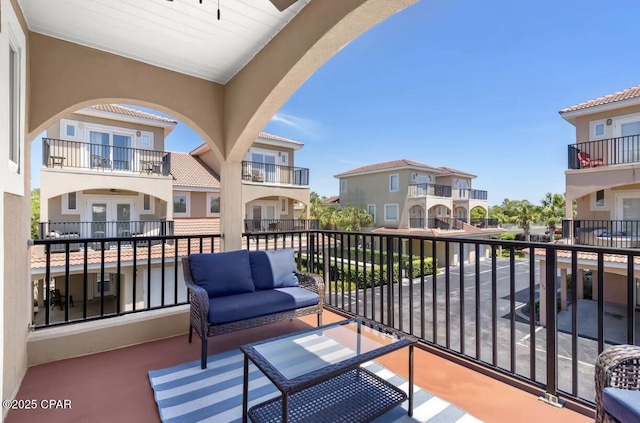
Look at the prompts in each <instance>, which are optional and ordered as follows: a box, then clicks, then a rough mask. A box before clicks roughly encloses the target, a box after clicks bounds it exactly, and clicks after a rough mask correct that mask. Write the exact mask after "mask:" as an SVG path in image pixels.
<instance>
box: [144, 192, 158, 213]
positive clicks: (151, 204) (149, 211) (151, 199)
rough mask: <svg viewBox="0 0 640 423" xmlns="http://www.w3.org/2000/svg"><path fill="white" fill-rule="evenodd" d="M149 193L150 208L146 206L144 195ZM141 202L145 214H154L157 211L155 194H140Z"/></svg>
mask: <svg viewBox="0 0 640 423" xmlns="http://www.w3.org/2000/svg"><path fill="white" fill-rule="evenodd" d="M146 195H148V196H149V208H148V209H145V208H144V197H145V196H146ZM140 197H141V198H140V203H141V207H140V210H142V211H143V212H144V213H145V214H153V213H155V203H156V202H155V200H154V198H155V197H154V196H153V195H151V194H141V195H140Z"/></svg>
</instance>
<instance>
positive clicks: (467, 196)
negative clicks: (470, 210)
mask: <svg viewBox="0 0 640 423" xmlns="http://www.w3.org/2000/svg"><path fill="white" fill-rule="evenodd" d="M452 192H453V198H454V199H455V200H486V199H487V191H481V190H478V189H468V188H464V189H459V188H452Z"/></svg>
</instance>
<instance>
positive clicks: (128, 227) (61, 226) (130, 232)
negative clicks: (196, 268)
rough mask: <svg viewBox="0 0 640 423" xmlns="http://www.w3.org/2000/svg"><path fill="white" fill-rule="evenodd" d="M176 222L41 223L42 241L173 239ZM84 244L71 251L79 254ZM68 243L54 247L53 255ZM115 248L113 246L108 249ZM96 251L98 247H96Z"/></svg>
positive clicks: (40, 237)
mask: <svg viewBox="0 0 640 423" xmlns="http://www.w3.org/2000/svg"><path fill="white" fill-rule="evenodd" d="M173 227H174V223H173V221H172V220H147V221H128V222H125V221H110V222H40V223H39V224H38V236H39V239H58V240H62V239H67V240H77V241H79V240H82V239H88V238H120V239H126V238H139V237H145V236H172V235H173V233H174V232H173ZM128 245H131V244H130V243H129V244H128ZM81 246H82V243H80V242H75V243H73V244H71V251H79V250H80V249H81ZM96 246H101V247H102V246H103V244H102V243H91V244H89V245H88V247H89V248H94V247H96ZM63 247H64V244H54V245H52V246H51V252H60V251H64V248H63ZM105 247H106V248H107V249H109V248H110V247H111V243H107V244H106V246H105ZM94 249H95V248H94Z"/></svg>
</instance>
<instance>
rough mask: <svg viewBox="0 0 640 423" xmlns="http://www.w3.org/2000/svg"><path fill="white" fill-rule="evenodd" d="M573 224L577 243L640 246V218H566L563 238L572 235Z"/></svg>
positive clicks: (622, 246)
mask: <svg viewBox="0 0 640 423" xmlns="http://www.w3.org/2000/svg"><path fill="white" fill-rule="evenodd" d="M572 225H573V241H574V242H573V243H574V244H576V245H590V246H597V247H611V248H640V220H565V221H563V223H562V236H563V238H570V237H571V233H570V230H571V226H572Z"/></svg>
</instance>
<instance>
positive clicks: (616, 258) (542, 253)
mask: <svg viewBox="0 0 640 423" xmlns="http://www.w3.org/2000/svg"><path fill="white" fill-rule="evenodd" d="M522 251H523V252H524V253H525V254H529V252H530V249H529V248H526V249H524V250H522ZM534 254H535V255H536V256H537V257H540V258H545V257H546V250H545V249H544V248H536V249H535V250H534ZM556 256H557V257H558V258H567V259H571V251H569V250H557V252H556ZM577 257H578V260H585V261H587V260H588V261H593V262H597V260H598V254H597V253H591V252H587V251H578V252H577ZM603 259H604V261H605V262H609V263H620V264H625V263H627V256H626V255H624V254H604V255H603ZM633 262H634V263H635V264H640V256H634V257H633Z"/></svg>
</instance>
